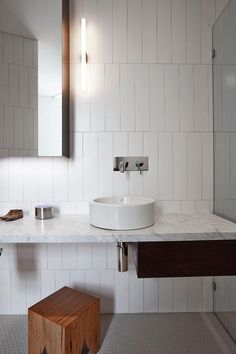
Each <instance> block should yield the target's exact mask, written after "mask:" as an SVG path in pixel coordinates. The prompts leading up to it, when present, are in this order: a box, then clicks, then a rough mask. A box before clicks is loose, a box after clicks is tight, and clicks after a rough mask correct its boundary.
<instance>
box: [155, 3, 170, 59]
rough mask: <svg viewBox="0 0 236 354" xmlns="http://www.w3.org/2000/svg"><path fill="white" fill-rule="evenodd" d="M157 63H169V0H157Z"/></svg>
mask: <svg viewBox="0 0 236 354" xmlns="http://www.w3.org/2000/svg"><path fill="white" fill-rule="evenodd" d="M157 58H158V63H171V0H157Z"/></svg>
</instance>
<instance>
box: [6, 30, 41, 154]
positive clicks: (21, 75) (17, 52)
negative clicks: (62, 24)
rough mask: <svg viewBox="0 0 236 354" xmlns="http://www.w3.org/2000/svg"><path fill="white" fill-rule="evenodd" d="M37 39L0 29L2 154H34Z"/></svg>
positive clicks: (35, 142)
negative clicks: (0, 30)
mask: <svg viewBox="0 0 236 354" xmlns="http://www.w3.org/2000/svg"><path fill="white" fill-rule="evenodd" d="M37 65H38V61H37V41H36V40H34V39H31V38H26V37H21V36H18V35H13V34H10V33H5V32H0V149H1V156H6V157H7V156H18V155H21V156H27V155H28V156H31V155H32V156H34V155H35V151H36V144H37V139H36V138H35V131H36V130H37V92H38V89H37Z"/></svg>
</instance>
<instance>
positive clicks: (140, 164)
mask: <svg viewBox="0 0 236 354" xmlns="http://www.w3.org/2000/svg"><path fill="white" fill-rule="evenodd" d="M135 165H136V167H137V169H138V171H139V172H140V175H141V174H142V167H143V165H144V163H143V162H139V161H136V164H135Z"/></svg>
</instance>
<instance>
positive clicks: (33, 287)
mask: <svg viewBox="0 0 236 354" xmlns="http://www.w3.org/2000/svg"><path fill="white" fill-rule="evenodd" d="M40 282H41V274H40V272H36V271H28V272H26V306H27V308H29V307H30V306H32V305H34V304H35V303H37V302H38V301H39V300H40Z"/></svg>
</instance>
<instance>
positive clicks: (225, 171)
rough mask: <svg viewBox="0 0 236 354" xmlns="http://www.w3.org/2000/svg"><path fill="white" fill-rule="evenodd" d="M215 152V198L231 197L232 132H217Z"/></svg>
mask: <svg viewBox="0 0 236 354" xmlns="http://www.w3.org/2000/svg"><path fill="white" fill-rule="evenodd" d="M214 148H215V154H216V156H218V159H216V161H215V191H216V194H215V198H216V200H217V199H229V195H230V190H229V185H230V134H229V133H216V134H215V142H214Z"/></svg>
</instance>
